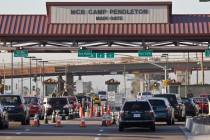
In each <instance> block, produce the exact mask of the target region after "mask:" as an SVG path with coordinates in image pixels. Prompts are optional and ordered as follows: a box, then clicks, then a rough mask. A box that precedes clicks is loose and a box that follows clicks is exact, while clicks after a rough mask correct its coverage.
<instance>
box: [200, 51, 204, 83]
mask: <svg viewBox="0 0 210 140" xmlns="http://www.w3.org/2000/svg"><path fill="white" fill-rule="evenodd" d="M201 72H202V85H204V84H205V82H204V68H203V52H202V55H201Z"/></svg>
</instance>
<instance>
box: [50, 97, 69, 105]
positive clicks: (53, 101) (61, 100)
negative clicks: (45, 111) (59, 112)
mask: <svg viewBox="0 0 210 140" xmlns="http://www.w3.org/2000/svg"><path fill="white" fill-rule="evenodd" d="M48 104H50V105H61V106H64V105H66V104H67V99H66V98H49V99H48Z"/></svg>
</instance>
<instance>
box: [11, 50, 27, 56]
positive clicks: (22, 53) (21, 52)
mask: <svg viewBox="0 0 210 140" xmlns="http://www.w3.org/2000/svg"><path fill="white" fill-rule="evenodd" d="M14 57H28V50H15V51H14Z"/></svg>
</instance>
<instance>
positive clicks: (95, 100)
mask: <svg viewBox="0 0 210 140" xmlns="http://www.w3.org/2000/svg"><path fill="white" fill-rule="evenodd" d="M92 99H93V104H97V105H101V100H100V98H99V97H98V96H96V95H95V96H93V98H92Z"/></svg>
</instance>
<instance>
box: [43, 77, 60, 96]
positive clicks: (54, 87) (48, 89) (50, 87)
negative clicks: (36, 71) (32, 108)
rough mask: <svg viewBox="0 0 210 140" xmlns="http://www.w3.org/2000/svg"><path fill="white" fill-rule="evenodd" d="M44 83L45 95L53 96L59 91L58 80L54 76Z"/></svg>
mask: <svg viewBox="0 0 210 140" xmlns="http://www.w3.org/2000/svg"><path fill="white" fill-rule="evenodd" d="M43 84H44V88H45V89H44V91H45V93H44V97H46V96H52V94H56V93H57V91H58V81H57V80H55V79H52V78H49V79H47V80H45V81H44V82H43Z"/></svg>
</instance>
